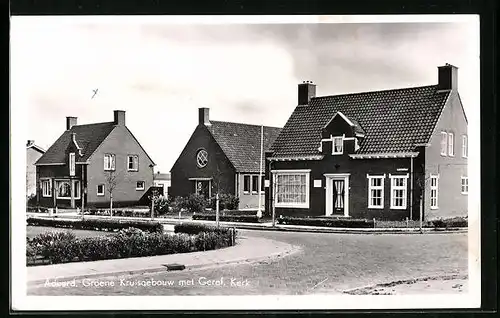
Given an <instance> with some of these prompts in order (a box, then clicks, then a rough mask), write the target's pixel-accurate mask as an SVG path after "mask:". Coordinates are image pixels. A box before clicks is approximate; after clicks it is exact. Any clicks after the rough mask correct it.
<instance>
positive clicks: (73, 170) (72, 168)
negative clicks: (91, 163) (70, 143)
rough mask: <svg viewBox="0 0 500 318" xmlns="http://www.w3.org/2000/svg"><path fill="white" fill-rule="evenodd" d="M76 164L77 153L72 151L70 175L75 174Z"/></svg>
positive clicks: (70, 155)
mask: <svg viewBox="0 0 500 318" xmlns="http://www.w3.org/2000/svg"><path fill="white" fill-rule="evenodd" d="M75 164H76V157H75V153H74V152H71V153H70V154H69V175H70V176H72V177H73V176H75Z"/></svg>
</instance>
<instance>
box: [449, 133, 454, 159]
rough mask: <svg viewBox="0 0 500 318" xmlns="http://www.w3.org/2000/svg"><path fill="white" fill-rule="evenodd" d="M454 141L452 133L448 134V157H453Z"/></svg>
mask: <svg viewBox="0 0 500 318" xmlns="http://www.w3.org/2000/svg"><path fill="white" fill-rule="evenodd" d="M454 141H455V136H454V135H453V133H449V134H448V155H449V156H454V155H455V149H454Z"/></svg>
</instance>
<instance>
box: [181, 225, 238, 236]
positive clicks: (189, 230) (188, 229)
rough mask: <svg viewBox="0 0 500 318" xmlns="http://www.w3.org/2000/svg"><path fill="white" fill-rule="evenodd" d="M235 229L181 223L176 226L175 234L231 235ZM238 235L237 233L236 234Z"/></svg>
mask: <svg viewBox="0 0 500 318" xmlns="http://www.w3.org/2000/svg"><path fill="white" fill-rule="evenodd" d="M231 230H232V231H234V229H232V228H229V227H221V226H220V227H217V226H215V225H207V224H199V223H180V224H176V225H175V226H174V233H185V234H190V235H197V234H199V233H202V232H205V233H221V234H230V231H231ZM235 234H236V232H235Z"/></svg>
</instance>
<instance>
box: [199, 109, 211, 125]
mask: <svg viewBox="0 0 500 318" xmlns="http://www.w3.org/2000/svg"><path fill="white" fill-rule="evenodd" d="M209 112H210V108H206V107H202V108H198V125H205V126H210V116H209Z"/></svg>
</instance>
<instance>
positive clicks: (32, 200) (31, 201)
mask: <svg viewBox="0 0 500 318" xmlns="http://www.w3.org/2000/svg"><path fill="white" fill-rule="evenodd" d="M35 205H36V194H31V195H27V196H26V206H35Z"/></svg>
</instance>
